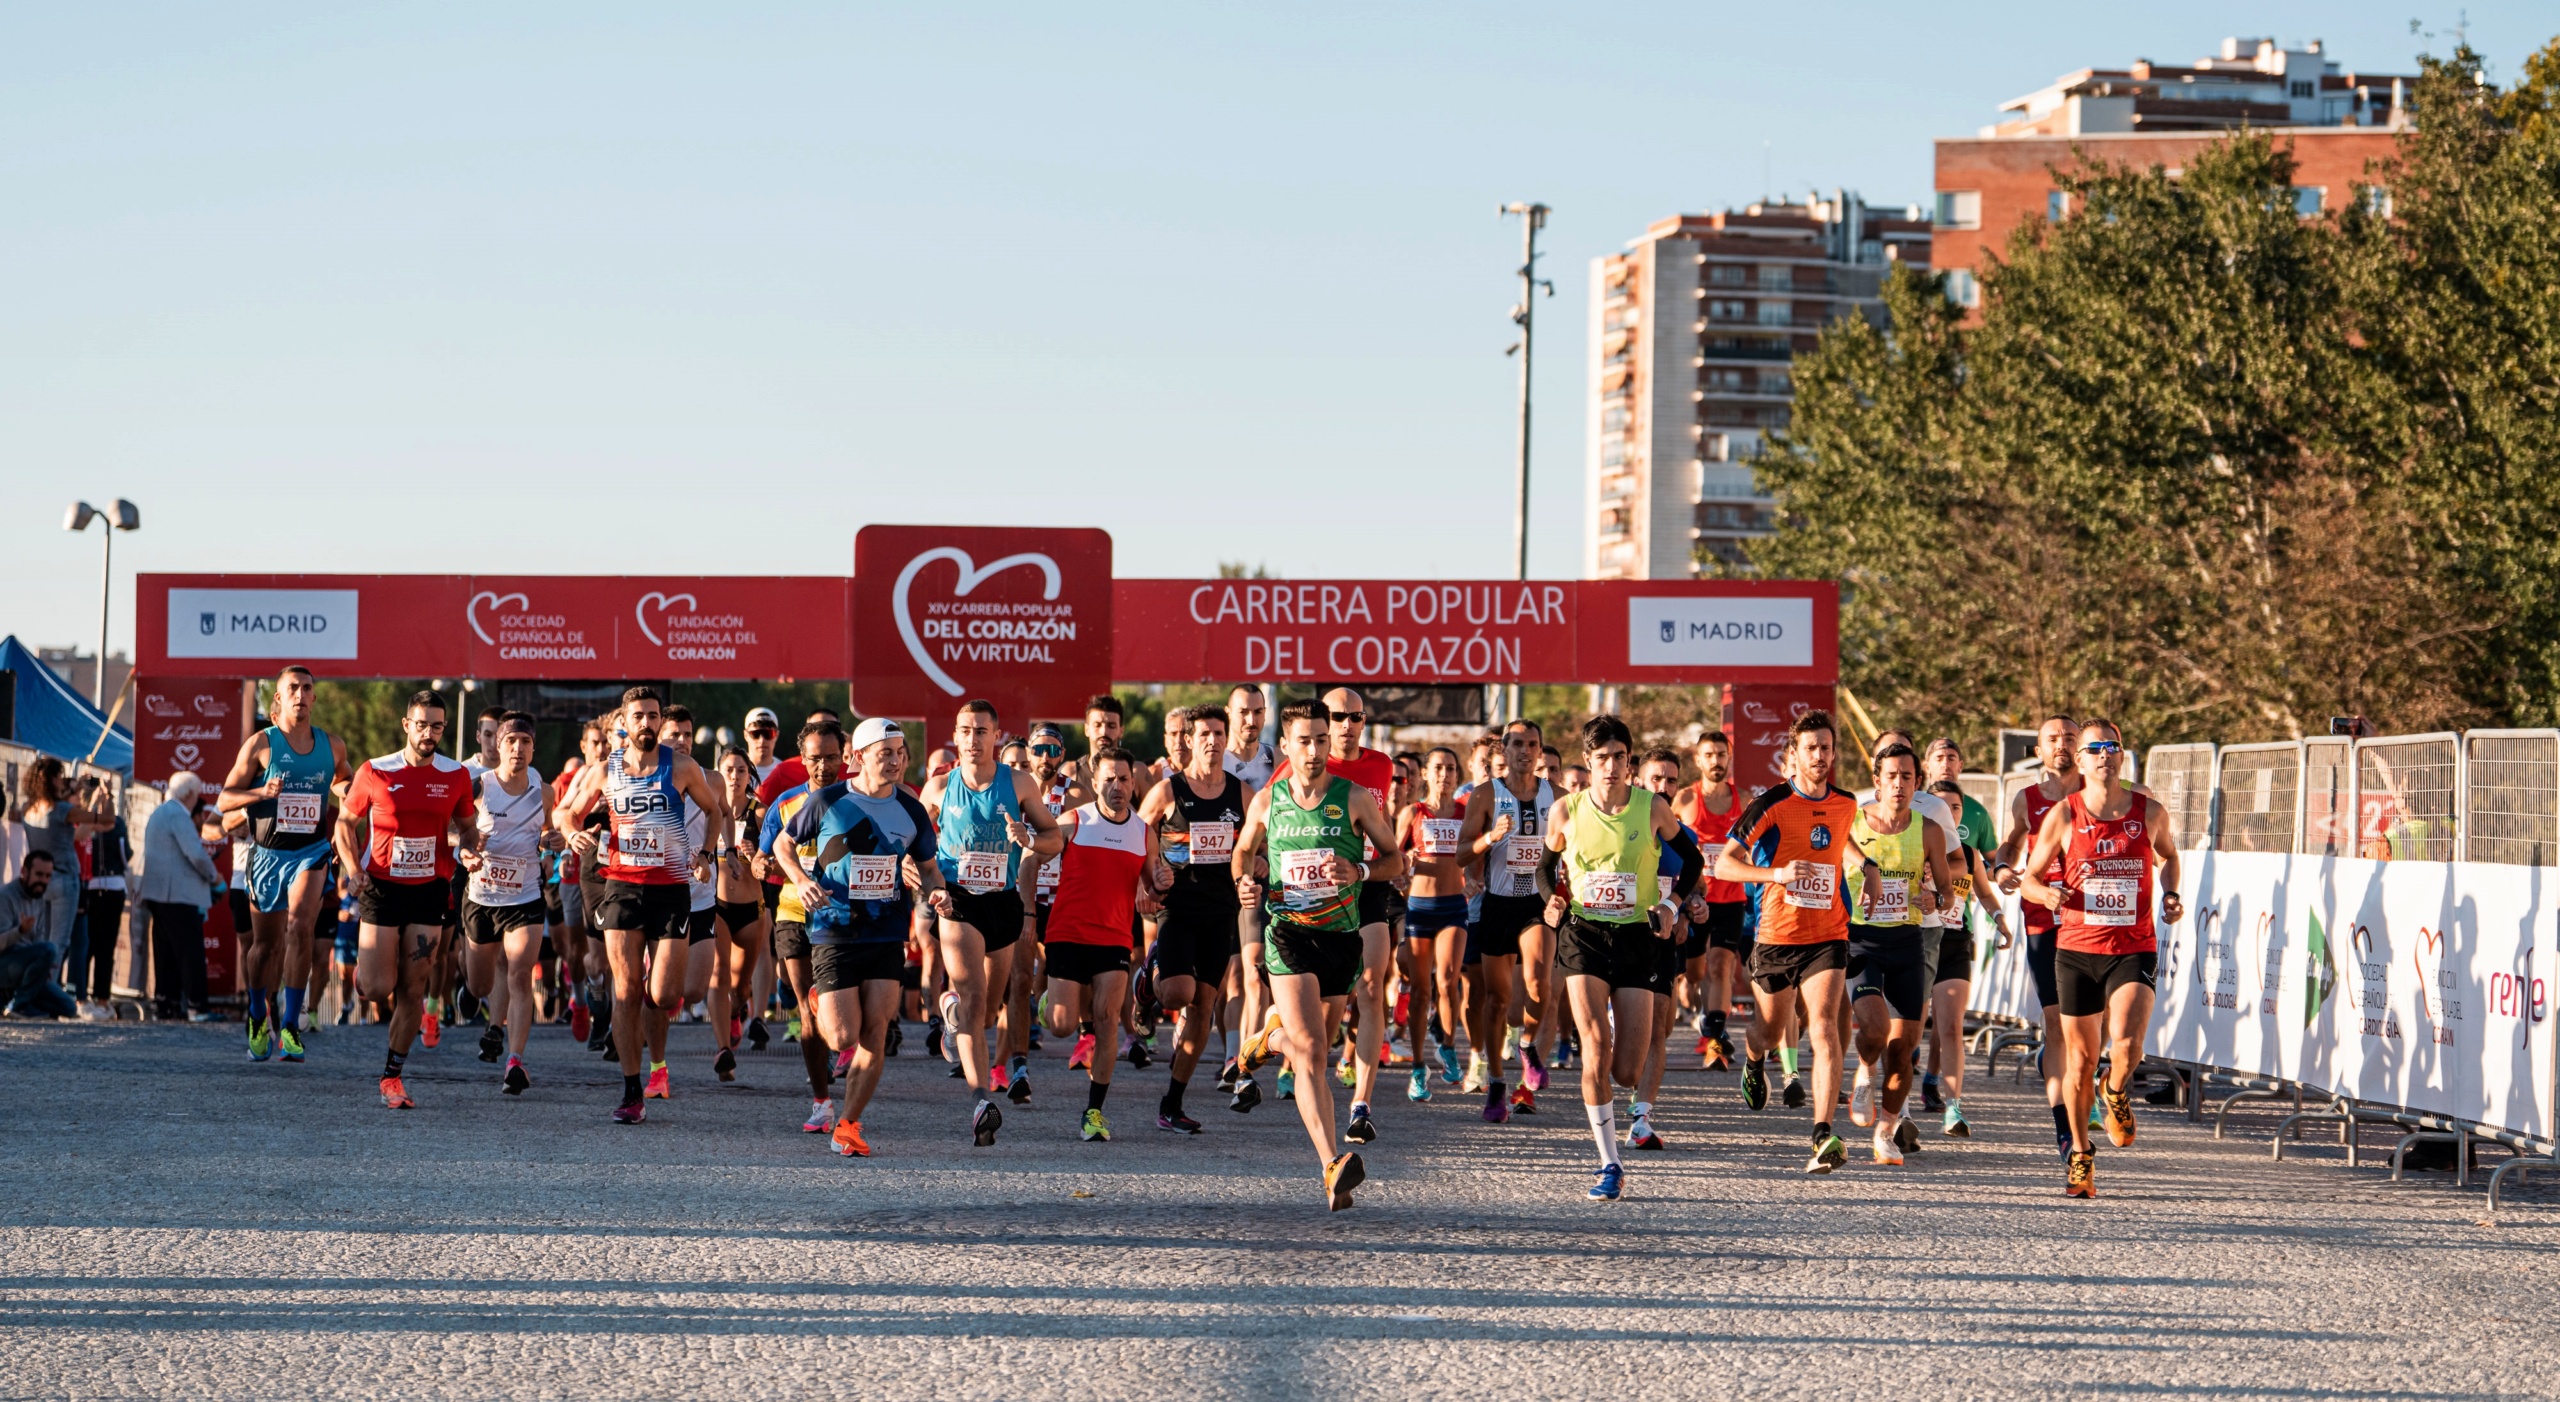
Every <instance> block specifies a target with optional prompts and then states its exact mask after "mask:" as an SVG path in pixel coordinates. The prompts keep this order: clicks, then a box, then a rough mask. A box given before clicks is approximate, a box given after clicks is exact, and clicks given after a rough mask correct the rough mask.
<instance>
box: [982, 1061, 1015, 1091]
mask: <svg viewBox="0 0 2560 1402" xmlns="http://www.w3.org/2000/svg"><path fill="white" fill-rule="evenodd" d="M1012 1084H1013V1073H1012V1072H1010V1071H1007V1070H1005V1069H1004V1068H1003V1067H1001V1066H990V1067H988V1068H987V1089H989V1090H1003V1089H1005V1088H1006V1087H1008V1086H1010V1085H1012Z"/></svg>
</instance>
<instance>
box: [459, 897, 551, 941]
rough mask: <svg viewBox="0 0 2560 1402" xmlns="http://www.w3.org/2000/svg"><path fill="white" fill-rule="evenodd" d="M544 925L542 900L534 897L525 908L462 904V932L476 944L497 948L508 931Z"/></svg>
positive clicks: (470, 902)
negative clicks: (492, 945) (495, 945)
mask: <svg viewBox="0 0 2560 1402" xmlns="http://www.w3.org/2000/svg"><path fill="white" fill-rule="evenodd" d="M541 923H542V898H541V897H540V896H536V897H534V898H533V899H532V900H529V901H526V902H524V903H523V904H522V905H482V904H480V903H479V902H478V901H474V900H465V901H464V902H463V903H462V932H463V933H464V934H466V935H469V936H470V937H471V942H472V943H473V944H496V943H498V942H499V941H500V940H503V939H505V938H506V937H507V931H509V930H521V929H523V928H524V927H525V926H527V925H539V924H541Z"/></svg>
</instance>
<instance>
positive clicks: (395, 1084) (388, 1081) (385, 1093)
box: [382, 1076, 418, 1110]
mask: <svg viewBox="0 0 2560 1402" xmlns="http://www.w3.org/2000/svg"><path fill="white" fill-rule="evenodd" d="M382 1108H383V1109H385V1110H415V1109H417V1108H418V1102H416V1101H414V1100H411V1099H410V1098H409V1088H408V1087H407V1086H404V1085H402V1084H400V1078H399V1077H397V1076H385V1077H383V1078H382Z"/></svg>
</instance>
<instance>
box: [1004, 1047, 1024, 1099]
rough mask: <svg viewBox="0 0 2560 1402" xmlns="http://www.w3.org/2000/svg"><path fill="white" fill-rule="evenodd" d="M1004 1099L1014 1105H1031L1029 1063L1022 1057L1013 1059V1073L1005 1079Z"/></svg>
mask: <svg viewBox="0 0 2560 1402" xmlns="http://www.w3.org/2000/svg"><path fill="white" fill-rule="evenodd" d="M1004 1094H1005V1098H1006V1099H1008V1100H1010V1101H1012V1102H1013V1103H1014V1104H1016V1105H1028V1104H1030V1103H1031V1062H1030V1061H1029V1060H1028V1059H1026V1058H1024V1057H1019V1056H1017V1057H1015V1058H1014V1059H1013V1072H1012V1074H1010V1075H1008V1076H1006V1077H1005V1082H1004Z"/></svg>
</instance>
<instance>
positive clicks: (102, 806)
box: [63, 774, 133, 1022]
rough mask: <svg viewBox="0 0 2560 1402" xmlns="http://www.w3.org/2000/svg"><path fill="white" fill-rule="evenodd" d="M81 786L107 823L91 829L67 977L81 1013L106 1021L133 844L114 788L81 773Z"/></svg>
mask: <svg viewBox="0 0 2560 1402" xmlns="http://www.w3.org/2000/svg"><path fill="white" fill-rule="evenodd" d="M80 788H81V797H82V799H83V800H84V806H86V807H87V808H88V809H89V810H90V811H91V812H92V813H94V814H96V815H97V817H98V818H99V819H100V820H101V822H102V824H103V826H100V827H99V828H97V829H96V830H95V831H93V832H92V833H90V834H89V842H88V858H89V860H88V867H87V871H86V874H85V875H84V876H83V877H82V878H81V882H80V927H79V930H80V933H79V937H78V938H76V939H74V941H73V948H72V954H71V963H70V971H69V972H68V973H66V974H65V975H64V976H63V977H64V979H65V981H66V984H67V986H68V988H69V989H70V992H71V996H72V997H73V998H74V999H76V1000H78V1002H79V1004H80V1016H82V1017H84V1018H87V1019H88V1020H90V1021H92V1022H105V1021H108V1020H110V1019H112V1018H113V1017H114V1016H115V1012H114V1010H113V1009H112V1008H111V1007H110V1006H109V1005H108V1002H107V1000H108V999H110V998H112V997H114V996H115V981H116V946H117V945H118V944H120V943H122V942H123V939H124V901H125V891H124V877H125V867H126V865H127V864H128V863H129V862H130V861H131V860H132V855H133V848H132V843H131V841H130V839H129V838H128V837H127V835H126V833H125V826H124V815H123V814H121V813H119V812H117V811H116V803H115V789H114V787H113V786H112V785H109V784H106V783H104V782H101V781H100V780H99V778H98V777H97V776H96V775H94V774H91V775H85V776H83V777H82V778H81V780H80ZM84 956H85V957H84ZM84 964H85V965H87V967H86V968H83V967H82V965H84Z"/></svg>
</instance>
